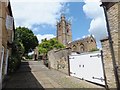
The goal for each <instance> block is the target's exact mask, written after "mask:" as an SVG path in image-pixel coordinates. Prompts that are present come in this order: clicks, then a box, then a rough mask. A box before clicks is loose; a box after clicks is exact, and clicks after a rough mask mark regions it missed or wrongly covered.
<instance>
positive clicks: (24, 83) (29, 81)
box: [3, 62, 44, 90]
mask: <svg viewBox="0 0 120 90" xmlns="http://www.w3.org/2000/svg"><path fill="white" fill-rule="evenodd" d="M30 66H31V65H30V63H29V62H22V63H21V66H20V68H19V69H18V71H17V72H15V73H13V74H12V75H11V76H10V79H9V80H8V82H6V85H5V87H4V88H3V90H6V89H10V88H13V89H15V88H16V89H17V88H40V90H44V89H43V87H42V85H41V84H40V83H39V82H38V80H37V79H36V78H35V76H34V75H33V74H32V71H31V68H30Z"/></svg>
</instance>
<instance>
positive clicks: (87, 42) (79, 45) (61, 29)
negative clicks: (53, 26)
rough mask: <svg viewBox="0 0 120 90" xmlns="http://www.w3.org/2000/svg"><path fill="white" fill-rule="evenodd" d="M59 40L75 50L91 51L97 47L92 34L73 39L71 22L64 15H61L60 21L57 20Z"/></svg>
mask: <svg viewBox="0 0 120 90" xmlns="http://www.w3.org/2000/svg"><path fill="white" fill-rule="evenodd" d="M57 40H58V41H59V42H60V43H62V44H63V45H65V46H66V47H70V48H71V49H72V51H74V52H89V51H91V50H93V49H97V45H96V41H95V39H94V37H93V36H92V35H91V36H88V37H86V38H83V39H80V40H76V41H72V32H71V24H70V23H69V22H67V21H66V19H65V16H64V15H62V16H61V20H60V22H57Z"/></svg>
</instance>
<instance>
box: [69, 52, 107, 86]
mask: <svg viewBox="0 0 120 90" xmlns="http://www.w3.org/2000/svg"><path fill="white" fill-rule="evenodd" d="M69 61H70V75H71V76H74V77H78V78H81V79H84V80H88V81H91V82H94V83H98V84H101V85H105V81H104V73H103V64H102V58H101V52H100V51H98V52H92V53H87V54H76V53H72V54H71V55H70V56H69Z"/></svg>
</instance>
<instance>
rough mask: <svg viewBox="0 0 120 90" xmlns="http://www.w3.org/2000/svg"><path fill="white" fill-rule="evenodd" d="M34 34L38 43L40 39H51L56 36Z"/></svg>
mask: <svg viewBox="0 0 120 90" xmlns="http://www.w3.org/2000/svg"><path fill="white" fill-rule="evenodd" d="M36 36H37V38H38V41H39V43H41V40H42V39H45V38H47V40H49V39H51V38H55V37H56V36H54V35H53V34H44V35H40V34H38V35H36Z"/></svg>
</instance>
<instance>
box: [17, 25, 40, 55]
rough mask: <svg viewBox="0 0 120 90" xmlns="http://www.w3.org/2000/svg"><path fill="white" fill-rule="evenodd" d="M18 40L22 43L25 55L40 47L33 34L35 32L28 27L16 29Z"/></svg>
mask: <svg viewBox="0 0 120 90" xmlns="http://www.w3.org/2000/svg"><path fill="white" fill-rule="evenodd" d="M15 35H16V38H17V39H18V40H19V41H20V42H22V44H23V46H24V48H25V52H24V54H28V53H29V52H31V51H33V49H34V48H35V47H36V46H37V45H38V39H37V37H36V36H35V35H34V34H33V32H32V31H31V30H30V29H28V28H26V27H18V28H16V33H15Z"/></svg>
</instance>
